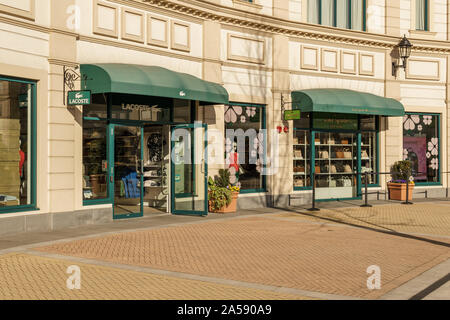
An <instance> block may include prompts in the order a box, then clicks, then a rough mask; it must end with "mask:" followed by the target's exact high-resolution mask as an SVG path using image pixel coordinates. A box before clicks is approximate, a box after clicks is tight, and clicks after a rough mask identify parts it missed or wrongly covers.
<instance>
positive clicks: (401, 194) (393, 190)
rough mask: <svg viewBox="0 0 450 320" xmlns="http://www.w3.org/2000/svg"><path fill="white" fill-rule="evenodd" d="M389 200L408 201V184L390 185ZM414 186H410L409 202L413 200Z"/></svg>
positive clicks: (391, 183)
mask: <svg viewBox="0 0 450 320" xmlns="http://www.w3.org/2000/svg"><path fill="white" fill-rule="evenodd" d="M388 190H389V199H390V200H398V201H406V183H393V182H390V183H388ZM413 190H414V185H413V184H409V186H408V200H412V195H413Z"/></svg>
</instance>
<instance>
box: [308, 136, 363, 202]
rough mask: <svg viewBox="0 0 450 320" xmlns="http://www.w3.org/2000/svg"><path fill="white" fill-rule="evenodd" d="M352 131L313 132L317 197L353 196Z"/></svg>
mask: <svg viewBox="0 0 450 320" xmlns="http://www.w3.org/2000/svg"><path fill="white" fill-rule="evenodd" d="M356 142H357V135H356V134H355V133H339V132H317V133H316V134H315V136H314V145H315V174H316V177H317V180H316V187H317V188H318V189H319V190H317V197H318V199H345V198H353V197H355V196H356V188H355V187H356V184H357V182H356V176H355V175H354V173H356V172H357V168H358V157H357V149H358V148H357V143H356ZM321 189H327V190H321Z"/></svg>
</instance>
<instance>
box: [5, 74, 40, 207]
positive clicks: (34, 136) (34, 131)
mask: <svg viewBox="0 0 450 320" xmlns="http://www.w3.org/2000/svg"><path fill="white" fill-rule="evenodd" d="M0 81H10V82H18V83H24V84H29V85H31V100H32V101H31V103H30V106H29V107H30V108H31V112H30V114H31V119H29V121H30V128H31V130H30V132H29V133H28V134H29V135H31V137H30V143H31V148H30V149H31V155H28V157H29V159H31V164H30V173H29V174H30V182H31V186H29V187H30V188H31V190H30V191H31V192H30V204H26V205H19V206H10V207H2V208H0V214H5V213H17V212H25V211H37V210H39V209H38V208H37V205H36V199H37V197H36V172H37V168H36V163H37V155H36V150H37V121H36V119H37V114H36V109H37V108H36V103H37V86H36V81H30V80H26V79H21V78H16V77H6V76H0Z"/></svg>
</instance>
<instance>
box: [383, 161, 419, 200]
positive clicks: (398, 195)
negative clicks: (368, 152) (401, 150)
mask: <svg viewBox="0 0 450 320" xmlns="http://www.w3.org/2000/svg"><path fill="white" fill-rule="evenodd" d="M411 172H412V171H411V161H408V160H404V161H397V162H395V163H394V164H393V165H392V167H391V176H392V180H391V181H390V182H389V183H388V190H389V199H391V200H398V201H405V200H406V186H407V184H408V200H411V199H412V194H413V189H414V181H411V180H410V178H411V176H412V175H411Z"/></svg>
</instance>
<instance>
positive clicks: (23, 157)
mask: <svg viewBox="0 0 450 320" xmlns="http://www.w3.org/2000/svg"><path fill="white" fill-rule="evenodd" d="M19 155H20V162H19V173H20V176H21V177H22V172H23V164H24V162H25V152H23V151H22V150H19Z"/></svg>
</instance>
